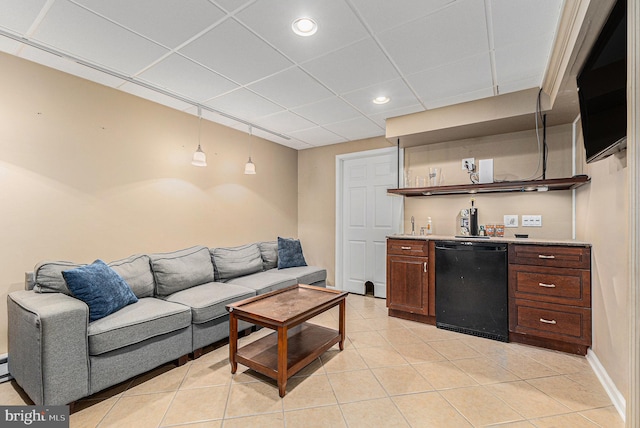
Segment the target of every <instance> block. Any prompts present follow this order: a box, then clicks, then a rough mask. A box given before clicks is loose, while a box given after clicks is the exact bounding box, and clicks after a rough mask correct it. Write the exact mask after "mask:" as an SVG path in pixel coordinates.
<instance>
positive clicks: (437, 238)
mask: <svg viewBox="0 0 640 428" xmlns="http://www.w3.org/2000/svg"><path fill="white" fill-rule="evenodd" d="M387 238H392V239H418V240H424V241H474V242H505V243H508V244H528V245H569V246H576V247H591V244H590V243H588V242H582V241H576V240H575V239H542V238H516V237H506V236H505V237H489V238H486V237H482V238H478V237H471V236H465V237H458V238H457V237H455V236H452V235H389V236H387Z"/></svg>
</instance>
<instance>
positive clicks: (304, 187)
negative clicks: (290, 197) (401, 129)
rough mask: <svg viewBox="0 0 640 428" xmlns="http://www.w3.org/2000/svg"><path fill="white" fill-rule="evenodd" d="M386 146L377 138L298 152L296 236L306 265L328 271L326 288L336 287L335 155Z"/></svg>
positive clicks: (387, 143)
mask: <svg viewBox="0 0 640 428" xmlns="http://www.w3.org/2000/svg"><path fill="white" fill-rule="evenodd" d="M387 147H391V144H390V143H389V142H388V141H387V140H386V139H384V138H382V137H378V138H371V139H366V140H359V141H353V142H349V143H344V144H334V145H331V146H324V147H318V148H313V149H307V150H302V151H300V152H298V235H299V236H300V239H301V241H302V247H303V250H304V255H305V258H306V259H307V262H308V263H310V264H314V265H317V266H324V267H326V268H327V282H328V283H329V285H335V260H336V156H337V155H342V154H346V153H353V152H362V151H365V150H373V149H379V148H387Z"/></svg>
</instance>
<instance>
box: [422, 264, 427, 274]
mask: <svg viewBox="0 0 640 428" xmlns="http://www.w3.org/2000/svg"><path fill="white" fill-rule="evenodd" d="M423 265H424V271H425V272H427V262H424V263H423Z"/></svg>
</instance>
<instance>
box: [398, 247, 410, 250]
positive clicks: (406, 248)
mask: <svg viewBox="0 0 640 428" xmlns="http://www.w3.org/2000/svg"><path fill="white" fill-rule="evenodd" d="M400 249H401V250H410V249H411V247H400Z"/></svg>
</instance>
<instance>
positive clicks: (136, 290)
mask: <svg viewBox="0 0 640 428" xmlns="http://www.w3.org/2000/svg"><path fill="white" fill-rule="evenodd" d="M109 266H110V267H111V269H113V270H115V271H116V272H117V273H118V275H120V276H121V277H122V279H124V280H125V281H126V282H127V284H129V287H131V290H132V291H133V294H135V295H136V297H138V298H142V297H151V296H153V287H154V285H155V283H154V282H153V272H152V271H151V261H150V260H149V256H147V255H144V254H138V255H134V256H130V257H127V258H126V259H121V260H116V261H114V262H111V263H109Z"/></svg>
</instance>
